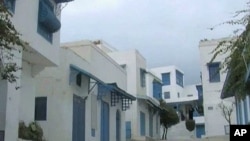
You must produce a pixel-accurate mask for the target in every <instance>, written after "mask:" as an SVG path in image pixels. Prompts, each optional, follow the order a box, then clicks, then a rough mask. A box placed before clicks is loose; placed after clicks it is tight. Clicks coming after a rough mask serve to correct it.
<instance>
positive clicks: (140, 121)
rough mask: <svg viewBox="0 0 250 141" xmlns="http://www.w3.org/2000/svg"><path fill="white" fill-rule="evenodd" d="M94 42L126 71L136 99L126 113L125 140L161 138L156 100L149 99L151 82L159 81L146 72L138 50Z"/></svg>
mask: <svg viewBox="0 0 250 141" xmlns="http://www.w3.org/2000/svg"><path fill="white" fill-rule="evenodd" d="M95 43H96V44H97V45H98V46H99V48H101V49H102V50H104V51H106V52H107V54H108V55H109V56H110V57H111V58H113V59H114V60H115V61H116V62H117V63H118V64H119V65H121V66H122V67H123V68H124V70H126V72H127V91H128V93H130V94H132V95H134V96H135V97H136V98H137V101H136V102H134V103H133V104H132V105H131V108H130V109H129V110H127V111H126V138H127V140H131V139H132V140H150V139H156V140H157V139H160V131H159V130H160V122H159V121H160V116H159V101H158V100H156V99H155V98H153V97H152V96H153V95H154V94H152V93H153V90H152V88H153V85H154V83H153V81H154V80H155V82H158V83H157V84H160V79H159V78H157V77H155V76H153V75H152V74H150V73H149V72H147V70H146V60H145V58H144V57H143V56H142V55H141V54H140V53H139V52H138V51H137V50H129V51H117V50H115V49H113V48H110V46H109V45H108V44H107V43H105V42H103V41H96V42H95ZM156 87H157V86H156ZM147 88H148V89H147ZM157 91H159V90H155V92H157Z"/></svg>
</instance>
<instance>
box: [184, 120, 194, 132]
mask: <svg viewBox="0 0 250 141" xmlns="http://www.w3.org/2000/svg"><path fill="white" fill-rule="evenodd" d="M186 128H187V130H188V131H190V132H191V131H193V130H194V128H195V121H194V120H191V119H188V120H186Z"/></svg>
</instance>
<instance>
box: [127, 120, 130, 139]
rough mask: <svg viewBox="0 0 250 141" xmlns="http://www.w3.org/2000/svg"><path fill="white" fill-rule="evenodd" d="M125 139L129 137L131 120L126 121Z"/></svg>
mask: <svg viewBox="0 0 250 141" xmlns="http://www.w3.org/2000/svg"><path fill="white" fill-rule="evenodd" d="M126 139H131V121H126Z"/></svg>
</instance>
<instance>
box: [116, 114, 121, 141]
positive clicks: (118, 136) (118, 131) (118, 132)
mask: <svg viewBox="0 0 250 141" xmlns="http://www.w3.org/2000/svg"><path fill="white" fill-rule="evenodd" d="M120 140H121V114H120V111H119V110H117V111H116V141H120Z"/></svg>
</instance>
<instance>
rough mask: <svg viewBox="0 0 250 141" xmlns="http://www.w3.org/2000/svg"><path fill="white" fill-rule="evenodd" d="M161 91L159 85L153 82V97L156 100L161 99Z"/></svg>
mask: <svg viewBox="0 0 250 141" xmlns="http://www.w3.org/2000/svg"><path fill="white" fill-rule="evenodd" d="M161 96H162V89H161V83H159V82H157V81H155V80H154V81H153V97H154V98H156V99H162V97H161Z"/></svg>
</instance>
